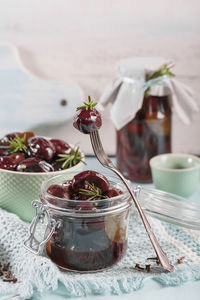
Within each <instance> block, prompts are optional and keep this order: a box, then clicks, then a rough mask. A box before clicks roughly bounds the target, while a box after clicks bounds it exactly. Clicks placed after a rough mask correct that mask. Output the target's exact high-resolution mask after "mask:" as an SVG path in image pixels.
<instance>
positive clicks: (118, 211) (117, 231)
mask: <svg viewBox="0 0 200 300" xmlns="http://www.w3.org/2000/svg"><path fill="white" fill-rule="evenodd" d="M72 178H73V176H72V177H71V179H72ZM68 179H70V178H68ZM65 181H66V178H65ZM65 181H64V180H63V176H56V177H54V178H51V179H49V180H47V181H45V182H44V183H43V185H42V188H41V196H40V201H34V202H33V204H32V205H33V207H34V208H35V218H34V219H33V221H32V224H31V227H30V236H29V238H28V239H27V240H26V241H25V246H26V247H28V248H29V250H31V251H32V252H34V253H36V254H39V253H41V252H42V251H43V247H46V252H47V255H48V256H49V258H50V259H51V260H52V261H53V262H54V263H55V264H56V265H57V266H59V267H60V268H62V269H65V270H71V271H72V270H73V271H79V272H91V271H97V270H101V269H105V268H108V267H110V266H112V265H113V264H115V263H117V262H118V261H119V260H121V258H122V257H123V256H124V254H125V253H126V249H127V231H128V223H129V211H130V207H131V204H132V200H131V199H130V195H129V194H128V192H127V191H126V189H125V187H124V186H123V184H121V183H116V181H112V180H111V181H110V185H111V187H116V188H118V189H121V190H122V191H123V193H122V194H120V195H118V196H115V197H113V198H107V199H102V200H90V201H89V202H90V203H91V204H93V205H94V209H92V210H88V209H87V208H86V209H84V208H83V209H80V208H81V206H82V205H83V207H84V204H85V203H86V201H85V200H81V201H80V200H70V199H64V198H58V197H55V196H53V195H51V194H49V193H48V192H47V189H48V187H49V186H50V185H52V184H55V183H56V184H59V183H63V182H65ZM77 207H78V209H77ZM45 220H46V221H45ZM41 222H42V223H45V230H43V231H44V236H43V237H42V238H41V234H40V235H39V238H38V237H36V236H35V235H36V227H37V226H38V224H39V223H41ZM38 240H40V241H38ZM33 241H34V243H33Z"/></svg>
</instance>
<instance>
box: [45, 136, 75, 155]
mask: <svg viewBox="0 0 200 300" xmlns="http://www.w3.org/2000/svg"><path fill="white" fill-rule="evenodd" d="M50 142H51V143H52V144H53V145H54V148H55V150H56V155H58V154H68V153H70V152H71V147H70V145H69V144H68V143H67V142H65V141H62V140H60V139H50Z"/></svg>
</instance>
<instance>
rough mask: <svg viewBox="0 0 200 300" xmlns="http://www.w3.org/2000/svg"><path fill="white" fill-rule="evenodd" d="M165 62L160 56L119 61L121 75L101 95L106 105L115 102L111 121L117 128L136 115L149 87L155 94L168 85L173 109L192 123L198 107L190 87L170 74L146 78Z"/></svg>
mask: <svg viewBox="0 0 200 300" xmlns="http://www.w3.org/2000/svg"><path fill="white" fill-rule="evenodd" d="M166 63H167V60H166V59H164V58H161V57H137V58H129V59H125V60H122V61H120V62H119V63H118V64H117V70H118V76H117V78H116V79H115V80H114V82H113V83H112V84H111V85H110V86H109V87H108V88H107V89H106V90H105V92H104V93H103V95H102V96H101V98H100V104H102V105H103V106H104V105H107V104H108V103H112V108H111V120H112V122H113V123H114V125H115V127H116V129H117V130H120V129H121V128H122V127H124V126H125V125H126V124H128V123H129V122H130V121H131V120H132V119H133V118H134V116H135V114H136V112H137V111H138V110H139V109H140V108H141V106H142V100H143V97H144V92H145V90H146V89H147V88H149V87H154V95H155V93H156V95H160V94H161V93H162V89H163V87H167V88H168V89H169V90H170V93H171V99H172V101H171V102H172V109H173V110H175V111H176V112H177V114H178V116H179V117H180V119H181V120H182V121H183V122H184V123H185V124H189V123H190V122H191V120H192V118H193V115H194V113H195V112H198V110H199V108H198V105H197V104H196V102H195V100H194V96H193V92H192V90H191V89H190V88H189V87H188V86H186V85H185V84H183V83H182V82H180V81H178V80H177V79H175V78H174V77H169V76H168V75H164V76H160V77H157V78H155V79H152V80H149V81H147V82H146V81H145V74H146V73H147V72H148V73H149V72H153V71H154V70H156V69H158V68H160V67H161V66H162V65H163V64H166Z"/></svg>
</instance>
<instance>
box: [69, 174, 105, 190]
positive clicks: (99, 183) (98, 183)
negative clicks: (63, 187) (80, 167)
mask: <svg viewBox="0 0 200 300" xmlns="http://www.w3.org/2000/svg"><path fill="white" fill-rule="evenodd" d="M87 182H89V183H90V184H94V185H95V187H98V188H99V189H100V190H101V192H102V193H104V192H106V191H108V190H109V182H108V179H107V178H106V177H105V176H103V175H102V174H100V173H98V172H95V171H91V170H87V171H83V172H81V173H79V174H77V175H75V176H74V178H73V180H72V189H73V190H74V192H75V193H79V190H80V189H88V185H87Z"/></svg>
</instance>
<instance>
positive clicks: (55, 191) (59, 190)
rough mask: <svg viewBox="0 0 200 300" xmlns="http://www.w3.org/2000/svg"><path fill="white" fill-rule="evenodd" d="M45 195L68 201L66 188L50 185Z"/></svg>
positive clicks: (67, 189)
mask: <svg viewBox="0 0 200 300" xmlns="http://www.w3.org/2000/svg"><path fill="white" fill-rule="evenodd" d="M47 193H49V194H50V195H53V196H55V197H58V198H66V199H70V191H69V187H68V186H64V185H59V184H52V185H51V186H50V187H49V188H48V190H47Z"/></svg>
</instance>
